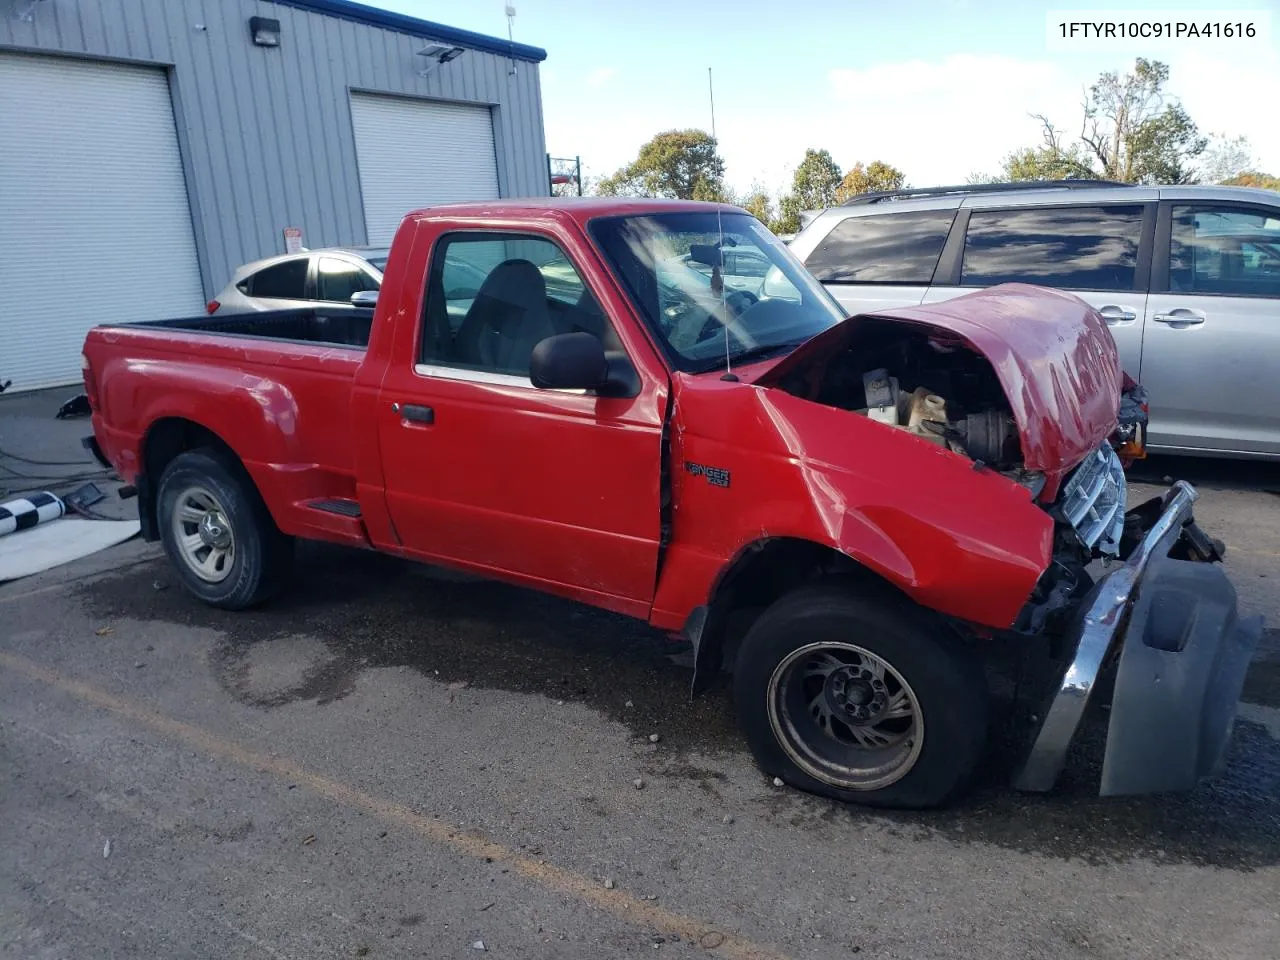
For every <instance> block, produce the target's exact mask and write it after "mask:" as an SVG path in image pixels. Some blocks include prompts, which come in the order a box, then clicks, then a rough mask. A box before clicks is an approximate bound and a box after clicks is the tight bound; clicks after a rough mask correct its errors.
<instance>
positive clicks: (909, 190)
mask: <svg viewBox="0 0 1280 960" xmlns="http://www.w3.org/2000/svg"><path fill="white" fill-rule="evenodd" d="M1131 186H1133V184H1131V183H1120V182H1119V181H1117V180H1020V181H1015V182H1012V183H963V184H957V185H956V186H953V187H903V188H902V189H901V190H884V191H881V192H879V193H860V194H858V195H857V196H856V197H850V198H849V199H848V200H846V201H845V202H844V203H842V204H841V206H842V207H855V206H859V205H861V204H866V203H881V202H883V201H885V200H906V199H909V198H911V197H939V196H945V195H946V194H949V193H1004V192H1006V191H1013V190H1090V189H1093V188H1096V187H1131Z"/></svg>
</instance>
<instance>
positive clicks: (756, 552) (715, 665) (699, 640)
mask: <svg viewBox="0 0 1280 960" xmlns="http://www.w3.org/2000/svg"><path fill="white" fill-rule="evenodd" d="M833 577H839V578H840V579H842V580H846V581H848V582H850V583H852V584H863V585H865V586H866V587H867V588H868V589H874V590H887V591H891V592H892V593H893V594H895V595H896V596H899V597H901V596H902V593H901V591H899V590H898V589H897V588H896V587H894V586H893V585H892V584H890V583H889V582H888V581H887V580H885V579H884V578H883V577H881V576H880V575H879V574H876V573H874V572H872V571H871V570H868V569H867V568H866V567H864V566H863V565H862V564H860V563H858V562H857V561H856V560H854V559H853V558H852V557H849V556H847V555H846V554H843V553H841V552H840V551H839V550H836V549H834V548H832V547H829V546H826V545H824V544H820V543H814V542H813V541H811V540H800V539H795V538H791V537H773V538H769V539H765V540H757V541H756V542H755V543H753V544H751V545H750V546H748V547H747V548H746V549H744V550H742V551H741V552H740V553H739V554H738V556H737V557H735V558H734V559H733V561H732V562H731V563H730V564H729V566H728V567H727V568H726V570H725V571H724V573H723V574H722V575H721V576H720V579H719V580H718V581H717V583H716V586H715V588H714V589H713V590H712V593H711V597H710V599H709V601H708V603H707V607H706V608H705V611H704V613H703V615H702V616H701V617H700V618H699V627H698V629H696V631H689V630H686V632H689V633H696V636H692V637H691V639H692V640H693V642H694V646H695V676H694V688H695V692H696V691H697V690H698V689H705V687H706V686H707V685H709V684H710V682H711V681H712V680H713V679H714V678H715V676H716V675H717V674H718V673H719V672H720V668H721V666H722V665H723V663H724V662H725V658H726V657H729V658H732V656H733V654H734V651H735V650H737V647H738V644H739V643H741V641H742V638H743V636H745V635H746V633H747V631H748V630H749V629H750V628H751V625H752V624H753V623H754V622H755V621H756V618H757V617H759V616H760V614H762V613H763V612H764V611H765V610H766V609H768V608H769V607H770V606H771V605H772V604H773V603H774V601H776V600H778V599H779V598H780V597H782V596H783V595H784V594H787V593H790V592H791V591H792V590H794V589H795V588H797V587H800V586H803V585H804V584H806V583H812V582H814V581H816V580H823V579H828V578H833ZM691 619H692V618H691ZM730 662H731V661H730Z"/></svg>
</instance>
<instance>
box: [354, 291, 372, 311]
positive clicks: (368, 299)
mask: <svg viewBox="0 0 1280 960" xmlns="http://www.w3.org/2000/svg"><path fill="white" fill-rule="evenodd" d="M351 305H352V306H353V307H363V308H364V309H366V310H372V309H373V308H374V307H375V306H377V305H378V291H377V290H357V291H356V292H355V293H353V294H352V295H351Z"/></svg>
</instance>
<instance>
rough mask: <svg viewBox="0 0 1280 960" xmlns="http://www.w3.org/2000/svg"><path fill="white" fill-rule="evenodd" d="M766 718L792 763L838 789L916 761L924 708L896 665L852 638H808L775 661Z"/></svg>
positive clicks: (887, 775)
mask: <svg viewBox="0 0 1280 960" xmlns="http://www.w3.org/2000/svg"><path fill="white" fill-rule="evenodd" d="M768 704H769V724H770V726H771V727H772V728H773V734H774V736H775V737H776V738H777V740H778V743H779V745H781V747H782V749H783V750H784V751H785V752H786V754H787V756H788V757H789V758H790V759H791V761H792V762H793V763H795V765H796V766H797V767H799V768H800V769H801V770H803V771H804V772H805V773H807V774H808V775H809V776H811V777H813V778H814V779H815V780H820V781H822V782H823V783H827V784H830V785H831V786H834V787H839V788H841V789H844V790H879V789H882V788H884V787H887V786H889V785H891V784H893V783H897V782H898V781H899V780H901V779H902V778H903V777H905V776H906V775H907V774H908V773H910V772H911V769H912V768H913V767H914V766H915V765H916V761H917V760H919V759H920V749H921V747H922V746H923V744H924V714H923V713H922V712H921V710H920V701H919V700H918V699H917V698H916V695H915V691H914V690H912V689H911V685H910V684H908V683H907V681H906V679H905V678H903V676H902V674H900V673H899V672H898V671H897V670H895V669H894V668H893V667H892V666H891V665H890V664H889V663H888V662H887V661H885V660H883V659H881V658H880V657H879V656H877V655H876V654H874V653H872V652H871V651H870V650H867V649H865V648H863V647H859V646H858V645H857V644H853V643H838V642H837V643H810V644H806V645H805V646H803V647H800V648H799V649H797V650H793V651H792V652H791V653H789V654H788V655H787V656H786V657H785V658H784V659H783V660H782V662H781V663H779V664H778V666H777V667H776V668H774V671H773V674H772V676H770V678H769V687H768Z"/></svg>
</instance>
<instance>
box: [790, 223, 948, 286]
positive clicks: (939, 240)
mask: <svg viewBox="0 0 1280 960" xmlns="http://www.w3.org/2000/svg"><path fill="white" fill-rule="evenodd" d="M955 216H956V212H955V211H954V210H919V211H913V212H910V213H886V214H877V215H875V216H867V217H849V218H848V219H847V220H843V221H841V222H840V223H838V224H836V226H835V229H833V230H832V231H831V232H830V233H829V234H827V236H826V239H824V240H823V241H822V242H821V243H819V244H818V246H817V247H815V248H814V250H813V252H812V253H810V254H809V257H808V259H807V260H806V261H805V266H806V267H808V268H809V272H810V273H812V274H813V275H814V276H815V277H817V278H818V279H819V280H821V281H822V282H823V283H918V284H928V283H929V282H930V281H931V280H932V279H933V271H934V268H935V267H937V265H938V257H940V256H941V255H942V247H943V245H944V244H945V243H946V242H947V233H948V232H950V230H951V222H952V221H953V220H954V219H955Z"/></svg>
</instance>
